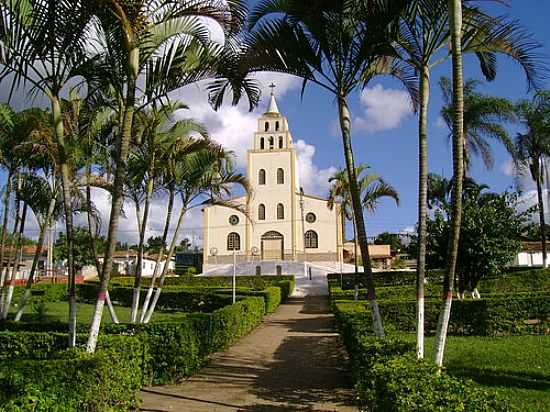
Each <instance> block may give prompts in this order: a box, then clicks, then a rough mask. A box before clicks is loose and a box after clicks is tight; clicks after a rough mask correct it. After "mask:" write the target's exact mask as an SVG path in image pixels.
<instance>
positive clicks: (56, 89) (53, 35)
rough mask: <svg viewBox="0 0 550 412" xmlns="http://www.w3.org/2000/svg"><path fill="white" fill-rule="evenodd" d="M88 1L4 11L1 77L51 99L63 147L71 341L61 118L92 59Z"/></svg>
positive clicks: (69, 222)
mask: <svg viewBox="0 0 550 412" xmlns="http://www.w3.org/2000/svg"><path fill="white" fill-rule="evenodd" d="M89 11H90V10H89V7H88V5H87V2H85V1H79V0H76V1H75V0H70V1H69V0H60V1H55V2H44V1H37V0H24V1H9V2H2V4H1V6H0V13H1V15H2V16H1V17H2V21H3V26H2V33H0V35H1V37H2V40H3V50H2V51H3V54H4V59H3V60H2V65H3V66H4V70H3V71H2V76H1V77H2V78H6V76H8V75H12V76H13V78H12V89H15V88H17V87H19V86H20V84H24V85H30V86H31V87H32V91H31V92H32V93H33V94H37V93H40V94H42V95H43V96H45V97H46V98H48V100H49V102H50V105H51V112H52V114H51V116H52V117H51V122H52V123H51V124H52V129H53V132H54V137H55V144H56V146H57V151H58V152H59V161H60V163H59V169H60V177H61V181H62V190H63V202H64V207H65V227H66V234H67V243H68V250H69V254H68V270H69V282H68V283H69V285H68V289H69V346H71V347H72V346H74V345H75V343H76V284H75V272H74V265H73V253H72V247H73V246H72V242H73V240H72V232H73V218H72V213H71V179H70V168H69V165H68V164H67V158H68V155H67V146H66V139H65V129H64V125H63V121H62V109H61V97H60V96H61V94H62V92H63V90H64V88H65V86H66V85H67V83H69V82H70V81H71V80H72V79H74V78H75V77H76V76H77V75H78V70H79V68H80V66H81V65H82V64H83V63H84V62H85V61H87V60H88V58H89V56H88V51H87V49H86V46H85V45H86V44H87V43H88V39H89V34H90V21H91V18H92V15H91V14H90V12H89Z"/></svg>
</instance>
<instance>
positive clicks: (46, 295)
mask: <svg viewBox="0 0 550 412" xmlns="http://www.w3.org/2000/svg"><path fill="white" fill-rule="evenodd" d="M24 291H25V286H16V287H15V288H14V290H13V300H12V304H13V305H19V302H20V301H21V297H22V296H23V293H24ZM66 300H67V284H58V285H52V284H48V283H37V284H35V285H33V286H32V289H31V298H30V299H29V303H30V304H32V303H33V302H41V301H46V302H62V301H66Z"/></svg>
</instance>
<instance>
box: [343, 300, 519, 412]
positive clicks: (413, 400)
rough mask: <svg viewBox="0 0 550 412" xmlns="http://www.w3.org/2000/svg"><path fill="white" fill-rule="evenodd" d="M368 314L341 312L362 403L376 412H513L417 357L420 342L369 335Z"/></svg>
mask: <svg viewBox="0 0 550 412" xmlns="http://www.w3.org/2000/svg"><path fill="white" fill-rule="evenodd" d="M365 315H366V312H365V311H363V310H360V311H359V312H355V311H354V310H353V309H352V306H347V307H346V308H345V309H344V310H339V309H338V308H337V310H336V319H337V323H338V326H339V329H340V333H341V335H342V340H343V342H344V345H345V347H346V349H347V351H348V353H349V355H350V358H351V362H352V374H353V379H354V382H355V386H356V389H357V392H358V395H359V398H360V399H361V401H362V402H363V403H364V404H366V405H368V406H369V410H373V411H397V412H400V411H403V412H405V411H406V412H408V411H412V410H417V411H427V412H430V411H434V412H435V411H457V412H458V411H473V412H476V411H508V410H510V408H509V406H508V405H506V403H505V402H504V401H503V400H501V399H499V398H498V397H497V396H496V394H495V393H494V392H490V391H485V390H482V389H481V388H479V387H478V386H476V385H475V384H474V383H473V382H471V381H463V380H461V379H458V378H454V377H451V376H449V375H447V374H445V373H442V374H438V373H437V368H436V367H435V365H433V364H428V363H425V362H418V361H416V360H415V359H414V352H413V351H414V343H412V342H410V341H403V340H401V339H400V338H398V337H388V338H386V339H385V340H380V339H376V338H374V337H368V336H367V335H366V329H365V326H364V325H365V324H366V323H367V322H365V319H364V317H365Z"/></svg>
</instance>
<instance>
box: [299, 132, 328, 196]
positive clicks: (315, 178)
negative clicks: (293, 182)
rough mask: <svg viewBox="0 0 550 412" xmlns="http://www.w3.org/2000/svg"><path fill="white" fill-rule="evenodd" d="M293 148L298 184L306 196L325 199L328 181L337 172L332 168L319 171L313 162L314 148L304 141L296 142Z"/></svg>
mask: <svg viewBox="0 0 550 412" xmlns="http://www.w3.org/2000/svg"><path fill="white" fill-rule="evenodd" d="M294 146H295V147H296V151H297V153H298V169H299V171H300V183H301V185H302V187H303V188H304V191H305V192H306V193H308V194H315V195H319V196H323V197H325V196H326V195H327V192H328V188H329V183H328V179H329V177H331V176H332V175H334V173H335V172H336V171H337V169H336V168H335V167H333V166H331V167H328V168H326V169H319V167H318V166H317V165H315V163H314V162H313V158H314V156H315V150H316V149H315V146H313V145H310V144H307V143H306V142H305V141H304V140H301V139H300V140H298V141H297V142H296V143H295V144H294Z"/></svg>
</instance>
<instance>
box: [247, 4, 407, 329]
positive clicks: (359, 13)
mask: <svg viewBox="0 0 550 412" xmlns="http://www.w3.org/2000/svg"><path fill="white" fill-rule="evenodd" d="M406 3H407V2H406V1H401V0H380V1H376V2H361V1H340V0H329V1H323V2H317V3H315V4H311V3H310V2H303V1H299V0H264V1H262V2H260V4H259V5H258V6H257V7H256V9H255V10H254V11H253V12H252V14H251V16H250V28H251V30H252V34H251V39H252V40H251V41H250V44H251V46H250V48H251V50H252V53H251V55H252V56H253V58H252V59H251V60H252V61H253V62H254V61H255V62H256V65H257V66H258V67H260V69H261V70H269V69H271V70H277V71H281V72H285V73H290V74H293V75H297V76H300V77H301V78H303V90H305V87H306V85H307V83H308V82H311V83H314V84H316V85H318V86H320V87H321V88H323V89H324V90H326V91H328V92H329V93H331V94H332V95H334V97H335V100H336V104H337V106H338V117H339V123H340V128H341V132H342V142H343V149H344V157H345V161H346V169H347V173H348V179H349V182H350V191H351V200H352V205H353V211H354V216H355V221H356V228H357V237H358V240H359V245H360V248H361V255H362V256H363V259H364V268H365V275H366V283H367V289H368V292H367V298H368V300H369V302H370V305H371V308H372V316H373V325H374V331H375V334H376V336H379V337H383V336H384V328H383V325H382V319H381V317H380V311H379V308H378V303H377V300H376V293H375V287H374V280H373V276H372V268H371V265H370V259H369V251H368V245H367V235H366V229H365V221H364V217H363V206H362V203H361V197H360V192H359V187H358V183H357V176H356V175H355V160H354V156H353V149H352V136H351V126H352V122H351V119H352V117H351V113H350V109H349V104H348V100H349V97H350V95H351V94H352V93H353V92H355V91H357V90H358V89H360V88H362V87H365V86H366V85H367V84H368V82H369V81H370V80H371V79H372V78H373V77H374V76H376V75H379V74H387V75H392V76H395V77H398V78H400V79H401V80H402V81H403V82H404V84H405V85H406V86H407V87H408V89H409V90H410V91H411V93H412V94H413V96H414V95H416V86H415V76H414V73H412V72H407V71H406V70H403V68H402V67H401V65H400V62H399V60H397V59H396V58H395V55H396V53H395V50H394V48H393V47H392V45H391V43H392V38H393V37H394V36H392V34H394V33H391V29H392V28H395V24H393V23H395V22H396V19H397V17H398V16H399V15H400V13H401V12H402V10H403V8H404V6H405V5H406ZM413 100H414V99H413Z"/></svg>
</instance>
